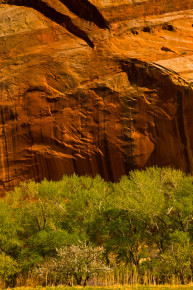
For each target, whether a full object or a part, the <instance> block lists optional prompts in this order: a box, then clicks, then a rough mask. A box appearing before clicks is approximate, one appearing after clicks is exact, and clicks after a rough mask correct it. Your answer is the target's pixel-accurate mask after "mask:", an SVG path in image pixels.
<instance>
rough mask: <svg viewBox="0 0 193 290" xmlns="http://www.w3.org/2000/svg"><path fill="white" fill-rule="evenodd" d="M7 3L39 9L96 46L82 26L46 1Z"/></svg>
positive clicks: (92, 46) (18, 0) (23, 0)
mask: <svg viewBox="0 0 193 290" xmlns="http://www.w3.org/2000/svg"><path fill="white" fill-rule="evenodd" d="M6 3H8V4H9V5H17V6H26V7H31V8H33V9H35V10H37V11H39V12H40V13H41V14H43V15H44V16H45V17H47V18H49V19H51V20H52V21H54V22H55V23H57V24H59V25H61V26H63V27H65V28H66V29H67V30H68V31H69V32H70V33H72V34H74V35H75V36H77V37H79V38H81V39H83V40H84V41H85V42H86V43H87V44H88V45H89V46H90V47H91V48H94V44H93V42H92V41H91V40H90V38H89V37H88V35H87V34H86V32H85V31H83V30H82V29H81V28H79V27H78V26H76V25H75V24H74V23H73V22H72V20H71V18H70V17H69V16H68V15H64V14H62V13H60V12H58V11H56V10H55V9H54V8H52V7H51V6H49V5H48V4H47V3H46V2H44V1H41V0H34V1H29V0H17V1H16V0H8V1H7V2H6Z"/></svg>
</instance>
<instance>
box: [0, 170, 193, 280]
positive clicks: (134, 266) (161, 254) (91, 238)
mask: <svg viewBox="0 0 193 290" xmlns="http://www.w3.org/2000/svg"><path fill="white" fill-rule="evenodd" d="M0 206H1V211H0V250H1V252H3V253H5V255H6V257H10V259H13V261H16V262H17V264H18V265H19V267H20V270H21V273H22V275H24V276H26V277H27V273H29V272H30V271H33V269H36V270H37V269H44V270H45V269H47V270H45V271H48V269H49V273H50V279H51V280H52V283H55V282H56V281H58V283H59V281H63V282H65V283H67V284H70V281H71V277H72V275H73V276H74V277H75V281H76V283H77V284H81V283H82V284H84V281H87V279H88V278H87V277H90V276H92V273H94V272H95V274H97V273H98V272H97V271H98V270H97V269H100V266H99V264H97V263H96V264H97V267H98V268H97V267H94V264H92V263H91V264H88V261H89V259H90V258H89V257H87V254H88V253H89V255H91V252H92V249H93V251H95V254H96V251H97V249H103V253H100V255H101V254H102V255H103V257H105V261H106V265H108V266H110V267H111V268H114V269H117V268H121V269H123V268H124V267H125V268H127V269H128V267H129V269H130V270H131V271H134V272H136V271H137V272H138V273H139V275H140V277H141V278H140V279H141V280H140V281H144V279H143V278H142V276H143V275H144V276H145V275H146V273H147V272H148V273H149V272H151V275H154V277H155V279H157V281H160V282H162V283H163V282H169V281H170V279H171V277H172V275H175V276H177V277H178V278H179V279H180V281H181V283H184V282H186V281H189V280H190V279H191V277H192V269H193V251H192V242H193V214H192V213H193V178H192V176H190V175H188V176H187V175H185V174H184V173H183V172H181V171H179V170H174V169H171V168H163V169H161V168H157V167H152V168H147V169H145V170H143V171H138V170H136V171H131V172H130V174H129V176H124V177H122V179H121V180H120V182H119V183H116V184H112V183H107V182H105V181H104V180H103V179H102V178H101V177H100V176H96V177H95V178H91V177H78V176H76V175H72V176H70V177H68V176H64V177H63V179H62V180H61V181H59V182H54V181H50V182H49V181H47V180H43V181H42V182H41V183H36V182H29V183H21V185H20V186H19V187H17V188H15V190H14V191H13V192H10V193H8V194H7V197H6V198H5V199H2V200H1V201H0ZM56 249H62V250H60V251H57V250H56ZM88 249H90V250H88ZM85 251H87V252H85ZM89 251H90V252H89ZM99 252H100V251H99ZM62 255H63V256H62ZM73 255H74V256H73ZM76 255H77V256H76ZM86 257H87V258H86ZM86 259H87V262H86ZM99 260H100V259H99ZM99 260H98V261H99ZM64 261H66V262H64ZM100 261H102V260H100ZM92 262H93V263H94V259H92ZM10 263H11V262H10ZM73 263H75V264H73ZM101 263H102V262H101ZM8 264H9V263H8ZM89 265H91V266H89ZM101 265H103V266H104V264H101ZM103 266H102V268H103V269H107V268H105V267H107V266H104V267H103ZM37 267H38V268H37ZM57 267H58V268H57ZM59 267H60V268H59ZM70 267H71V269H72V268H73V269H76V271H75V270H73V271H74V272H73V271H72V270H69V269H70ZM85 267H87V270H85ZM89 267H91V268H92V269H93V270H92V271H91V270H89ZM56 269H57V270H56ZM89 271H90V272H89ZM13 272H14V271H13ZM40 272H41V271H40ZM42 273H43V272H42ZM46 273H47V272H44V278H42V279H43V281H45V279H47V278H45V277H48V275H47V274H46ZM51 273H52V274H51ZM67 273H70V274H67ZM14 275H15V276H17V271H16V272H15V274H14ZM14 275H13V276H14ZM132 275H133V274H132ZM13 276H10V277H12V278H10V279H12V280H13V279H14V278H13ZM146 276H147V275H146ZM42 277H43V274H42ZM69 277H70V278H69ZM85 279H86V280H85ZM80 280H81V282H80ZM53 281H55V282H53ZM10 283H11V282H10ZM46 283H47V282H46ZM85 283H86V282H85Z"/></svg>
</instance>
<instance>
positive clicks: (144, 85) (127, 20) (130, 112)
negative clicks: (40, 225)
mask: <svg viewBox="0 0 193 290" xmlns="http://www.w3.org/2000/svg"><path fill="white" fill-rule="evenodd" d="M154 2H155V3H154V4H152V1H140V0H138V1H137V0H135V1H130V0H128V1H126V0H90V1H88V0H31V1H29V0H8V1H7V4H1V5H0V186H1V194H4V192H5V191H6V190H9V189H12V188H13V187H14V186H16V185H17V184H18V183H19V182H20V181H24V180H36V181H40V180H42V179H43V178H47V179H52V180H59V179H60V178H61V177H62V176H63V175H64V174H68V175H70V174H72V173H74V172H75V173H77V174H79V175H85V174H87V175H91V176H95V175H96V174H100V175H101V176H102V177H104V178H105V179H106V180H112V181H117V180H118V179H119V178H120V177H121V176H122V175H124V174H127V173H128V172H129V170H131V169H135V168H144V167H145V166H152V165H158V166H173V167H175V168H180V169H182V170H184V171H186V172H193V157H192V154H193V113H192V112H193V89H192V85H193V10H191V9H192V8H193V7H192V6H193V5H192V1H188V0H185V1H183V7H181V6H182V3H181V4H180V2H181V1H179V2H178V1H169V0H168V1H165V2H166V4H167V3H168V5H166V4H165V6H164V5H161V4H162V1H161V2H160V1H159V3H158V2H156V1H154ZM160 3H161V4H160ZM158 4H159V5H158ZM182 9H183V11H182Z"/></svg>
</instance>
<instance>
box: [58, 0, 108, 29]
mask: <svg viewBox="0 0 193 290" xmlns="http://www.w3.org/2000/svg"><path fill="white" fill-rule="evenodd" d="M60 2H62V3H63V4H64V5H66V6H67V7H68V9H69V10H70V11H71V12H73V13H74V14H76V15H78V16H79V17H81V18H84V19H85V20H87V21H91V22H93V23H95V24H96V25H97V26H98V27H99V28H102V29H106V28H108V23H107V21H106V20H105V19H104V17H103V16H102V14H101V13H100V12H99V10H98V9H97V8H96V7H95V6H94V5H93V4H91V3H90V2H89V1H88V0H60Z"/></svg>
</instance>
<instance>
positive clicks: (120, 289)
mask: <svg viewBox="0 0 193 290" xmlns="http://www.w3.org/2000/svg"><path fill="white" fill-rule="evenodd" d="M157 288H159V289H163V290H164V289H176V290H180V289H182V290H183V289H190V290H191V289H192V290H193V285H172V286H171V285H159V286H158V285H156V286H143V285H133V286H126V285H125V286H109V287H97V286H96V287H90V286H87V287H80V286H77V287H65V286H58V287H36V289H41V290H43V289H45V290H78V289H85V290H96V289H100V290H124V289H125V290H132V289H133V290H134V289H139V290H151V289H157ZM24 289H25V290H27V289H33V288H28V287H18V288H15V290H24Z"/></svg>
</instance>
